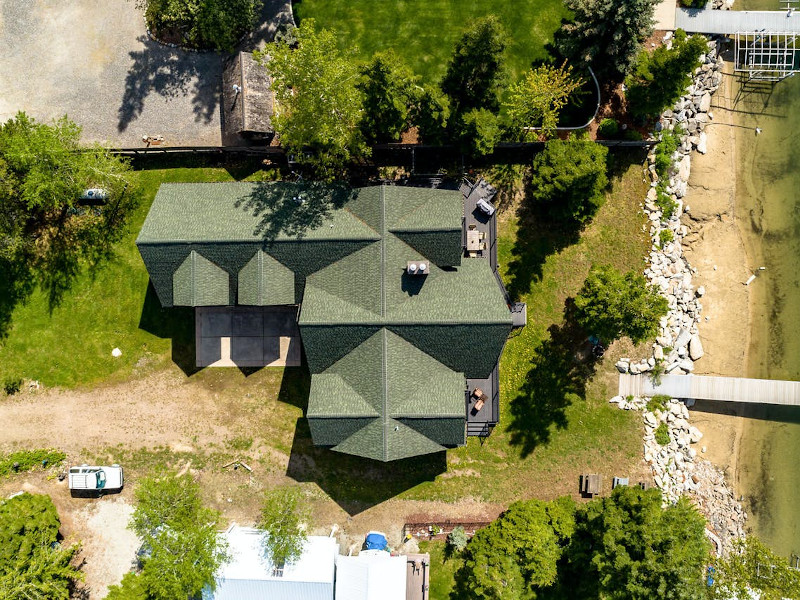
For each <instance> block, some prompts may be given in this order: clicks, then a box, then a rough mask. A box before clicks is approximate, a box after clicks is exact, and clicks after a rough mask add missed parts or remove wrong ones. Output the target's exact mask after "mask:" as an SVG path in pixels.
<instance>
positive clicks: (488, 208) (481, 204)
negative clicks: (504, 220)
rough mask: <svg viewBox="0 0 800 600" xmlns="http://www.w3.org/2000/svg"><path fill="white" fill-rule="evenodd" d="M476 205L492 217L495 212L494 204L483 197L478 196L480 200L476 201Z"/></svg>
mask: <svg viewBox="0 0 800 600" xmlns="http://www.w3.org/2000/svg"><path fill="white" fill-rule="evenodd" d="M475 205H476V206H477V207H478V209H479V210H480V211H482V212H484V213H486V214H487V215H488V216H490V217H491V216H492V215H493V214H494V206H492V205H491V204H490V203H489V202H487V201H486V200H484V199H483V198H478V200H477V201H476V202H475Z"/></svg>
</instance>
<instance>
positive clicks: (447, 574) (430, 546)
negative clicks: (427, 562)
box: [419, 540, 464, 600]
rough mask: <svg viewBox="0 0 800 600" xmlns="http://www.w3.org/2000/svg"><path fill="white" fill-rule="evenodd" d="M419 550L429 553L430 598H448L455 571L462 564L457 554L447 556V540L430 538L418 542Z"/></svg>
mask: <svg viewBox="0 0 800 600" xmlns="http://www.w3.org/2000/svg"><path fill="white" fill-rule="evenodd" d="M419 551H420V552H427V553H428V554H430V555H431V574H430V589H429V594H430V599H431V600H449V598H450V592H451V591H452V589H453V586H455V583H456V571H458V569H460V568H461V566H462V565H463V564H464V560H463V559H462V558H461V556H460V555H459V554H457V553H456V554H454V555H451V556H448V554H447V542H442V541H439V540H432V541H430V542H420V543H419Z"/></svg>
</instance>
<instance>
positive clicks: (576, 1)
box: [555, 0, 658, 80]
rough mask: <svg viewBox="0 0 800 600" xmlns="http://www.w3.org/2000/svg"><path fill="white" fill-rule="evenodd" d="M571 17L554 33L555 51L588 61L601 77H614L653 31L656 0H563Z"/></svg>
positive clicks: (576, 62)
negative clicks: (570, 12)
mask: <svg viewBox="0 0 800 600" xmlns="http://www.w3.org/2000/svg"><path fill="white" fill-rule="evenodd" d="M565 4H566V5H567V8H569V9H570V10H571V11H572V19H571V20H570V21H566V22H564V23H563V24H562V26H561V29H560V30H559V31H558V32H557V34H556V40H555V45H556V48H557V49H558V51H559V53H560V54H561V55H562V56H563V57H565V58H567V59H569V61H570V62H571V63H572V64H574V65H582V64H588V65H589V66H590V67H592V69H593V70H594V72H595V73H596V74H597V75H598V76H599V77H600V78H601V79H611V80H618V79H620V78H621V77H624V76H625V75H626V74H627V73H628V72H629V71H630V69H631V67H632V65H633V62H634V60H635V59H636V55H637V54H638V52H639V49H640V48H641V46H642V42H644V40H645V39H647V37H648V36H649V35H651V34H652V33H653V24H654V19H653V13H654V12H655V6H656V4H658V0H565Z"/></svg>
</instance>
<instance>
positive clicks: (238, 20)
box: [136, 0, 262, 52]
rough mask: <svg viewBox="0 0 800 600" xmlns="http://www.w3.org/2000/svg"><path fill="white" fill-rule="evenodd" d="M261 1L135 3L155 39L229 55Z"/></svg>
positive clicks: (161, 0) (150, 0)
mask: <svg viewBox="0 0 800 600" xmlns="http://www.w3.org/2000/svg"><path fill="white" fill-rule="evenodd" d="M261 4H262V2H261V0H136V6H137V8H139V9H141V10H144V15H145V19H146V20H147V24H148V26H149V27H150V30H151V31H153V32H154V33H155V34H156V36H157V37H159V38H160V39H162V40H163V41H173V40H175V36H177V37H178V39H177V41H178V42H179V43H180V44H181V45H184V46H189V47H191V48H214V49H216V50H225V51H227V52H232V51H233V47H234V46H235V45H236V42H238V41H239V38H241V37H242V35H244V34H245V33H246V32H247V31H249V30H250V29H252V27H253V25H255V22H256V19H257V17H258V11H259V10H260V9H261Z"/></svg>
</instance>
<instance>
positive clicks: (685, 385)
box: [619, 374, 800, 406]
mask: <svg viewBox="0 0 800 600" xmlns="http://www.w3.org/2000/svg"><path fill="white" fill-rule="evenodd" d="M656 394H664V395H667V396H670V397H671V398H692V399H694V400H718V401H722V402H744V403H748V404H782V405H785V406H800V381H773V380H771V379H745V378H743V377H713V376H709V375H662V377H661V382H660V383H659V384H658V385H656V384H654V383H653V380H652V377H651V376H650V375H649V374H645V375H628V374H621V375H620V376H619V395H620V396H639V397H642V396H654V395H656Z"/></svg>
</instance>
